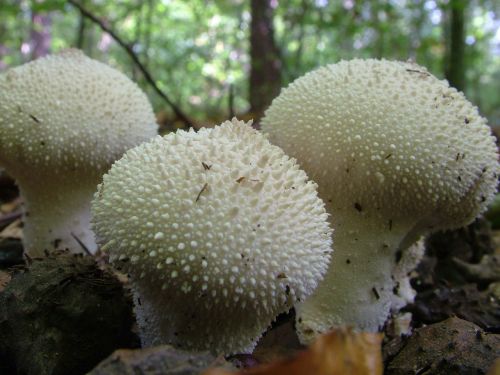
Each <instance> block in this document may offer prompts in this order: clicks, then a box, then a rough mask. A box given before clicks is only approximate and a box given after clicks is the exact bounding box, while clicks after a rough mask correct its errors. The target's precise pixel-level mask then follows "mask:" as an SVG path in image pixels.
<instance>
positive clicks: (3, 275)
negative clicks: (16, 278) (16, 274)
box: [0, 271, 12, 293]
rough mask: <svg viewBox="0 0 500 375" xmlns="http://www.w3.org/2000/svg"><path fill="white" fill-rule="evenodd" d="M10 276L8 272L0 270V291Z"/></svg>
mask: <svg viewBox="0 0 500 375" xmlns="http://www.w3.org/2000/svg"><path fill="white" fill-rule="evenodd" d="M11 278H12V277H11V276H10V274H9V273H8V272H5V271H0V293H1V292H2V291H3V290H4V289H5V287H6V286H7V284H8V283H9V281H10V279H11Z"/></svg>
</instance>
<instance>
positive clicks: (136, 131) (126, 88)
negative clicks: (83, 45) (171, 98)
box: [0, 50, 157, 185]
mask: <svg viewBox="0 0 500 375" xmlns="http://www.w3.org/2000/svg"><path fill="white" fill-rule="evenodd" d="M155 134H157V125H156V121H155V116H154V114H153V111H152V108H151V105H150V103H149V101H148V99H147V98H146V96H145V94H144V93H143V92H142V91H141V90H140V89H139V87H138V86H137V85H136V84H135V83H133V82H132V81H131V80H130V79H129V78H127V77H126V76H125V75H124V74H122V73H120V72H119V71H117V70H115V69H113V68H111V67H109V66H107V65H105V64H102V63H100V62H98V61H95V60H92V59H90V58H88V57H86V56H85V55H84V54H83V53H82V52H81V51H78V50H67V51H64V52H62V53H59V54H56V55H50V56H47V57H44V58H40V59H38V60H35V61H33V62H30V63H27V64H24V65H21V66H19V67H16V68H13V69H11V70H9V71H7V72H6V73H4V74H2V75H0V165H2V166H4V167H5V168H6V169H7V170H8V171H9V173H11V174H12V175H13V176H14V177H16V178H19V177H20V175H22V174H25V175H27V176H28V178H31V177H32V176H33V173H36V174H39V175H44V176H47V175H58V174H59V175H60V174H63V173H67V172H68V171H71V172H74V171H75V170H77V171H81V172H82V173H87V174H90V175H92V176H94V177H97V178H99V177H100V176H101V175H102V174H103V173H104V172H106V171H107V170H108V168H109V166H110V165H111V164H112V162H113V161H114V160H116V159H118V158H119V157H120V156H121V155H122V154H123V152H124V151H125V150H127V149H129V148H131V147H133V146H135V145H137V144H139V143H141V142H142V141H144V140H146V139H149V138H152V137H153V136H154V135H155ZM96 185H97V181H96Z"/></svg>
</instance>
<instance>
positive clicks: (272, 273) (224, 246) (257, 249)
mask: <svg viewBox="0 0 500 375" xmlns="http://www.w3.org/2000/svg"><path fill="white" fill-rule="evenodd" d="M316 188H317V185H316V184H315V183H314V182H312V181H310V180H308V177H307V175H306V174H305V173H304V171H302V170H301V169H299V166H298V165H297V164H296V161H295V159H291V158H289V157H288V156H287V155H285V154H284V153H283V151H282V150H281V149H280V148H278V147H276V146H273V145H271V144H270V143H269V142H268V140H267V139H266V138H265V137H264V136H263V135H262V134H261V133H259V132H257V131H256V130H254V129H253V128H252V127H251V126H250V125H249V124H245V123H244V122H240V121H237V120H236V119H233V120H232V122H230V121H226V122H225V123H223V124H222V125H221V126H218V127H215V128H213V129H201V130H200V131H199V132H193V131H190V132H185V131H178V132H177V133H176V134H169V135H167V136H165V137H163V138H162V137H159V136H158V137H156V138H155V139H154V140H153V141H151V142H148V143H145V144H142V145H140V146H138V147H136V148H134V149H132V150H130V151H128V152H127V153H126V154H125V155H124V157H123V158H122V159H121V160H119V161H117V162H116V163H115V164H114V165H113V167H112V168H111V170H110V171H109V172H108V174H106V175H104V179H103V183H102V184H101V185H100V186H99V187H98V192H97V193H96V195H95V198H94V202H93V207H92V211H93V223H94V230H95V232H96V234H97V238H98V242H99V243H100V244H102V245H103V247H102V249H103V250H104V251H106V252H109V254H110V259H111V260H112V261H113V262H114V264H115V265H116V266H117V267H119V268H123V269H124V270H125V271H126V272H127V273H129V274H130V275H131V277H132V280H133V281H134V282H135V285H136V286H135V290H136V291H137V290H139V291H141V290H143V291H145V293H147V291H148V290H149V291H150V292H149V297H147V298H146V299H147V301H145V300H144V299H145V298H143V297H142V294H141V295H139V298H140V299H141V300H142V303H141V304H142V305H144V304H147V305H148V306H149V305H153V307H149V309H152V310H155V311H156V313H157V314H162V315H163V317H162V318H160V320H162V319H163V320H164V322H163V323H161V322H160V323H157V324H158V325H159V327H157V330H158V332H154V333H153V334H152V336H154V337H156V339H155V338H149V339H146V341H147V342H149V343H154V344H157V343H165V342H168V343H173V344H177V345H180V346H183V347H188V348H192V349H209V350H211V351H214V352H218V353H220V352H224V353H231V352H238V351H243V350H245V351H246V350H251V349H252V348H253V347H254V346H255V342H256V340H257V339H258V338H259V337H260V335H261V334H262V332H263V331H264V330H265V329H266V328H267V327H268V326H269V325H270V323H271V322H272V320H273V319H274V318H275V317H276V316H277V315H278V314H280V313H282V312H285V311H288V310H289V309H290V307H291V306H292V305H293V304H294V302H295V301H300V300H303V299H305V298H306V297H307V296H308V295H309V294H311V292H312V291H313V290H314V288H315V287H316V286H317V284H318V282H319V281H320V279H321V278H322V277H323V275H324V273H325V271H326V269H327V267H328V262H329V259H330V252H331V229H330V228H329V224H328V215H327V213H326V212H325V208H324V204H323V202H322V201H321V199H319V198H318V196H317V191H316ZM151 295H152V296H151ZM153 299H154V300H153ZM152 300H153V301H152ZM156 320H158V319H156ZM173 322H175V324H174V323H173ZM162 324H163V325H162ZM172 326H174V327H173V328H172ZM169 329H170V330H175V333H172V332H170V333H168V332H166V331H167V330H169ZM150 336H151V334H150Z"/></svg>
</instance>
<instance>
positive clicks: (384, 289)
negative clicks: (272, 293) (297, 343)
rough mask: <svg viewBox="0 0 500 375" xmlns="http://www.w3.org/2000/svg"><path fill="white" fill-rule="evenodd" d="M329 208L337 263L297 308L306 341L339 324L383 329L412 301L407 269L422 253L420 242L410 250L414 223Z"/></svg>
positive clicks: (365, 329) (334, 263) (299, 329)
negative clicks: (410, 237)
mask: <svg viewBox="0 0 500 375" xmlns="http://www.w3.org/2000/svg"><path fill="white" fill-rule="evenodd" d="M330 212H334V213H335V214H334V215H332V221H334V223H333V227H334V228H336V229H335V233H334V241H333V243H334V245H333V246H334V249H335V251H334V253H333V256H332V262H331V263H330V267H329V269H328V271H327V274H326V276H325V278H324V280H323V281H322V282H321V283H320V285H319V286H318V288H317V289H316V290H315V292H314V293H313V294H312V295H311V296H310V297H309V298H308V299H307V300H306V301H305V302H303V303H301V304H298V305H297V306H296V311H297V330H298V334H299V338H300V340H301V342H302V343H306V344H307V343H310V342H311V341H312V340H313V339H314V338H315V337H316V335H317V334H320V333H323V332H326V331H328V330H330V329H332V328H334V327H339V326H353V327H355V328H357V329H359V330H362V331H372V332H373V331H377V330H379V329H380V328H381V327H382V326H383V325H384V323H385V321H386V320H387V318H388V317H389V314H390V312H391V310H392V311H395V310H399V309H400V308H401V307H403V306H404V305H405V304H406V303H407V302H410V301H411V300H412V299H413V297H414V294H413V291H412V289H411V287H410V285H409V280H408V277H407V273H408V272H410V271H411V269H413V268H414V267H415V266H416V265H417V264H418V262H419V260H420V258H421V256H422V254H423V251H422V250H423V247H422V246H421V245H420V246H410V247H409V248H408V244H407V242H408V239H407V238H406V235H407V234H408V233H409V232H410V230H411V228H412V227H413V223H410V222H404V220H399V222H397V221H396V220H392V221H390V222H389V221H387V220H380V219H379V218H377V217H372V216H370V215H368V214H367V213H360V212H354V213H352V214H351V213H347V214H346V213H344V212H342V210H339V209H335V210H331V211H330ZM401 246H406V247H407V248H406V249H404V248H401ZM400 287H401V289H399V288H400Z"/></svg>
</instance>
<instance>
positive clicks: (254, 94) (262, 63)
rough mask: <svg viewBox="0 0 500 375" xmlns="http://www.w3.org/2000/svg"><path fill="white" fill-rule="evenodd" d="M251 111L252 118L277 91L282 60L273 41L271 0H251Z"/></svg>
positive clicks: (258, 114) (261, 110) (266, 105)
mask: <svg viewBox="0 0 500 375" xmlns="http://www.w3.org/2000/svg"><path fill="white" fill-rule="evenodd" d="M251 10H252V24H251V35H250V58H251V70H250V111H251V112H252V115H253V116H254V118H255V120H256V121H258V119H259V118H260V117H261V116H262V114H263V112H264V110H265V109H266V108H267V107H268V106H269V104H271V101H272V100H273V99H274V98H275V97H276V96H277V95H278V94H279V92H280V88H281V59H280V54H279V50H278V48H277V46H276V43H275V41H274V29H273V9H272V7H271V0H252V2H251Z"/></svg>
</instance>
